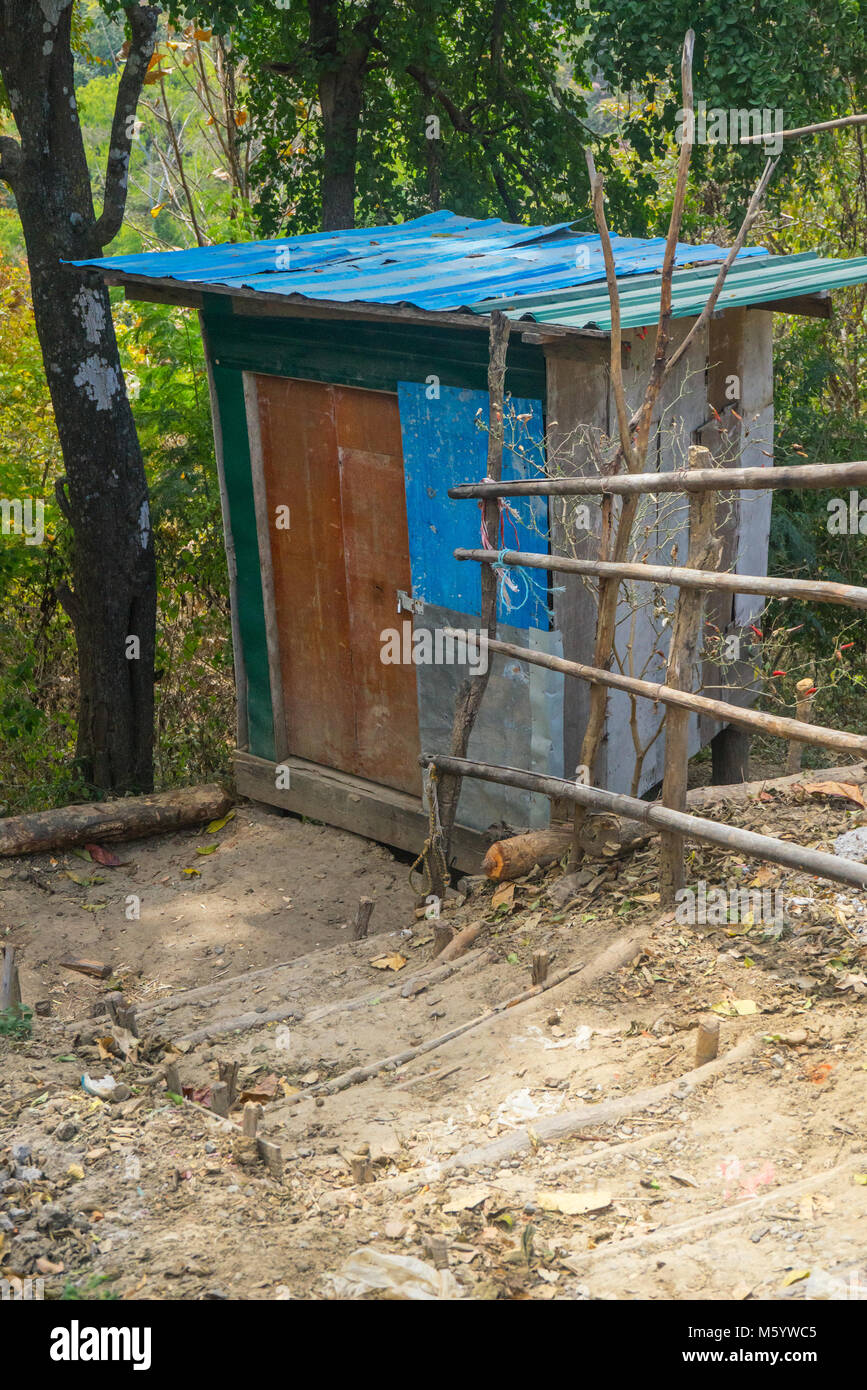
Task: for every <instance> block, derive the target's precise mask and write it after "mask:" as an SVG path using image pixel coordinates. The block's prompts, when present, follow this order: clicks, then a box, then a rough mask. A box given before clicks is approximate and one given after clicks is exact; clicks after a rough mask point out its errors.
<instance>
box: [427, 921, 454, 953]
mask: <svg viewBox="0 0 867 1390" xmlns="http://www.w3.org/2000/svg"><path fill="white" fill-rule="evenodd" d="M454 936H455V934H454V932H453V930H452V928H451V927H450V926H449V924H448V922H443V921H441V920H440V918H436V920H435V921H434V924H433V950H432V951H431V959H433V957H434V956H438V955H439V954H440V953H441V952H442V951H444V950H445V949H446V947H447V946H450V945H451V943H452V941H453V940H454Z"/></svg>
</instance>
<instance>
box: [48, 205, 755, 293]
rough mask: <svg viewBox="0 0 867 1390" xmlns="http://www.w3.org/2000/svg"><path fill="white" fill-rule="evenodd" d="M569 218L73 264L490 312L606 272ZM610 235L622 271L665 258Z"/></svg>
mask: <svg viewBox="0 0 867 1390" xmlns="http://www.w3.org/2000/svg"><path fill="white" fill-rule="evenodd" d="M572 226H573V224H572V223H570V222H557V223H554V224H553V226H548V227H545V226H537V227H521V226H516V225H514V224H513V223H509V222H500V221H498V220H497V219H496V218H488V219H486V220H483V221H479V220H476V219H474V218H470V217H458V216H457V215H456V214H455V213H453V212H447V211H441V212H433V213H429V214H428V215H427V216H426V217H418V218H416V219H415V220H414V221H411V222H404V223H401V224H399V225H397V226H390V227H368V228H364V229H357V230H352V231H342V232H316V233H311V234H309V235H307V236H297V237H285V238H282V239H280V240H275V241H254V242H248V243H234V242H230V243H228V244H225V245H221V246H202V247H196V248H195V249H193V250H191V251H161V252H148V253H145V254H143V255H137V256H110V257H106V258H104V259H98V260H91V261H76V262H75V264H76V265H92V266H98V267H100V268H102V269H106V270H110V271H111V272H112V273H113V274H114V275H115V276H118V277H121V278H122V277H123V276H135V277H144V278H145V279H149V280H174V281H178V282H180V283H181V284H184V285H189V286H190V287H191V288H192V287H194V286H195V288H196V289H207V288H208V287H212V288H220V289H228V290H230V291H231V290H232V289H244V290H252V291H259V292H262V293H266V294H280V295H300V296H302V297H304V298H309V299H317V300H325V301H330V302H332V303H344V304H350V303H373V304H412V305H415V306H416V307H417V308H419V309H433V310H437V309H440V310H445V309H458V308H470V307H474V308H476V310H477V311H478V312H487V311H488V309H489V308H490V307H491V305H490V304H489V303H488V301H490V300H491V299H492V298H493V297H496V296H502V295H509V296H512V297H514V296H516V295H520V296H523V295H529V296H531V297H532V296H533V295H534V293H535V295H536V296H538V295H540V294H541V295H547V294H550V293H551V292H552V291H553V292H556V291H561V292H562V291H566V292H567V296H566V297H567V301H568V302H570V303H571V298H570V296H569V294H568V291H570V290H574V289H575V288H576V287H578V286H581V285H588V286H591V285H593V283H594V282H597V285H598V282H599V281H604V278H605V268H604V265H603V262H602V250H601V245H600V239H599V236H598V234H596V233H588V232H576V231H573V230H572ZM612 245H613V250H614V258H615V263H616V266H617V274H618V277H620V276H623V277H629V276H647V275H648V273H650V272H653V271H658V270H659V269H660V268H661V266H662V257H663V251H664V249H665V241H664V239H663V238H662V237H655V238H652V239H649V240H642V239H641V238H638V237H619V236H615V237H613V238H612ZM725 254H726V253H725V250H724V249H723V248H721V247H719V246H714V245H706V246H690V245H688V244H687V243H685V242H682V243H679V245H678V248H677V258H676V264H677V265H680V266H685V265H691V264H696V263H701V262H717V263H718V262H719V261H721V260H722V259H723V258H724V256H725ZM766 257H767V252H766V251H765V250H764V248H763V247H760V246H752V247H748V248H746V249H745V250H744V251H742V252H741V254H740V256H739V257H738V263H740V262H741V261H742V260H750V259H753V258H763V259H764V258H766ZM596 292H597V293H598V290H597V291H596ZM572 298H574V296H573V297H572ZM606 299H607V296H606ZM519 312H521V313H527V312H532V310H530V309H528V308H522V309H521V310H519Z"/></svg>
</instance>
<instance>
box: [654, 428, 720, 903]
mask: <svg viewBox="0 0 867 1390" xmlns="http://www.w3.org/2000/svg"><path fill="white" fill-rule="evenodd" d="M712 463H713V458H712V456H711V452H710V450H709V449H704V448H701V447H700V446H699V445H697V444H692V445H690V449H689V468H690V469H693V468H702V467H709V466H710V465H711V464H712ZM716 501H717V499H716V496H715V494H714V493H712V492H699V493H691V494H690V497H689V547H688V551H687V566H688V568H690V569H705V568H706V567H707V565H708V564H709V562H710V560H711V557H712V555H713V551H714V526H715V522H716ZM703 613H704V595H703V594H702V593H701V591H700V590H690V589H681V591H680V593H679V595H678V599H677V607H676V609H675V617H674V625H673V627H672V632H671V645H670V647H669V652H668V666H667V667H666V674H665V683H666V685H669V686H672V687H673V688H674V689H675V690H689V691H691V690H692V682H693V669H694V667H695V663H696V660H697V658H698V648H699V642H700V640H701V621H702V615H703ZM689 718H690V716H689V713H688V711H687V710H681V709H674V708H669V709H667V710H666V712H665V773H664V776H663V782H662V804H663V806H667V807H669V808H670V809H671V810H672V811H685V810H686V783H687V776H688V772H689ZM660 840H661V843H660V852H659V861H660V894H661V897H660V901H661V903H662V905H663V906H665V907H670V906H671V905H672V903H673V902H674V894H675V891H676V890H677V889H678V888H682V887H683V880H684V869H683V838H682V836H680V835H671V834H669V833H668V832H663V834H662V836H661V837H660Z"/></svg>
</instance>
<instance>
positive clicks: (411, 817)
mask: <svg viewBox="0 0 867 1390" xmlns="http://www.w3.org/2000/svg"><path fill="white" fill-rule="evenodd" d="M278 766H279V767H284V768H288V769H289V782H290V785H289V786H288V787H285V788H282V787H277V786H275V782H276V776H277V772H276V770H277V767H278ZM234 768H235V784H236V786H237V788H238V792H239V793H240V795H241V796H247V797H249V798H250V800H251V801H262V802H264V803H265V804H266V805H267V806H280V807H282V809H283V810H285V811H292V812H294V813H295V815H299V816H309V817H310V819H311V820H320V821H324V823H325V824H326V825H333V826H336V827H337V828H338V829H340V830H351V831H352V832H353V833H354V834H356V835H363V836H365V837H366V838H367V839H369V840H381V841H382V843H383V844H386V845H391V846H392V847H393V848H394V849H402V850H406V851H409V852H410V853H412V854H417V853H418V852H419V851H420V850H421V847H422V845H423V844H424V842H425V839H426V838H427V833H428V817H427V812H426V811H424V810H423V809H422V804H421V801H420V799H419V798H418V797H414V796H411V795H410V794H409V793H408V792H399V791H395V790H394V789H393V788H392V787H384V786H381V785H380V783H378V782H369V781H367V780H366V779H365V778H363V777H355V776H352V775H350V774H349V773H346V772H338V771H337V770H336V768H331V767H323V766H322V765H321V764H319V763H311V762H308V761H307V760H306V759H304V758H293V757H290V758H284V759H283V760H282V762H281V763H279V764H277V763H272V762H269V761H268V759H266V758H256V757H254V756H253V754H252V753H245V752H243V751H242V750H241V749H237V750H236V751H235V754H234ZM495 838H496V835H495V834H493V833H492V834H491V835H485V834H483V833H482V832H481V831H478V830H470V829H469V828H468V827H467V826H462V825H457V826H456V827H455V830H454V833H453V836H452V844H451V854H452V863H453V866H454V867H455V868H457V869H459V870H460V871H461V872H462V873H469V874H480V873H481V872H482V868H481V865H482V860H483V859H484V857H485V855H486V853H487V851H488V848H489V846H490V845H491V843H492V841H493V840H494V839H495Z"/></svg>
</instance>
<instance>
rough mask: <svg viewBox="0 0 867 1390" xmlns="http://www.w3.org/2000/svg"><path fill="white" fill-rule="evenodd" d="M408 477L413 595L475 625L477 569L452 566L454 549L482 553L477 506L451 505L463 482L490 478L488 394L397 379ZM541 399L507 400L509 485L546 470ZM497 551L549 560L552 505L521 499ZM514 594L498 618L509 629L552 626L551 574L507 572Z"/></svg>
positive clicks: (505, 518)
mask: <svg viewBox="0 0 867 1390" xmlns="http://www.w3.org/2000/svg"><path fill="white" fill-rule="evenodd" d="M397 390H398V402H399V405H400V427H401V436H402V440H403V460H404V473H405V478H406V512H407V522H408V527H409V553H410V566H411V571H412V587H413V595H414V597H416V598H423V599H424V600H425V602H426V603H429V604H435V605H438V606H439V607H441V608H448V609H452V610H453V611H455V612H457V613H462V614H466V615H467V616H468V617H474V618H478V615H479V611H480V608H481V577H480V566H479V565H478V564H477V563H476V562H475V561H471V560H462V561H461V560H456V559H455V558H454V555H453V554H452V552H453V551H454V549H455V548H456V547H458V546H460V547H466V548H467V549H478V548H479V547H480V546H481V545H482V540H481V519H482V517H481V509H480V507H479V504H478V503H477V502H475V501H461V502H456V501H452V500H451V499H450V498H449V497H448V495H447V493H448V489H449V488H450V487H453V486H455V484H457V483H468V482H474V481H478V480H480V479H482V478H484V476H485V472H486V466H487V452H488V434H487V424H488V395H487V392H486V391H463V390H460V389H458V388H457V387H453V386H440V385H436V384H435V383H432V384H430V385H426V384H425V383H422V382H412V381H401V382H398V388H397ZM543 436H544V420H543V412H542V404H541V401H531V400H514V399H508V400H507V402H506V420H505V447H504V450H503V478H504V479H512V478H515V479H517V478H533V477H536V476H537V475H538V474H539V472H540V471H541V469H542V467H543V463H544V448H543ZM500 521H501V534H500V537H499V539H498V540H496V541H494V539H493V537H492V538H491V539H492V542H493V544H494V545H495V546H496V547H497V548H498V549H504V550H530V551H536V552H539V551H541V552H543V553H545V554H547V553H548V550H549V543H548V503H547V499H546V498H544V497H521V498H515V499H513V500H512V501H510V502H509V507H508V510H504V511H503V513H502V514H501V518H500ZM507 574H508V575H509V578H510V581H511V584H513V585H514V587H513V588H512V587H508V586H507V587H506V588H505V590H502V589H501V596H500V603H499V620H500V622H502V623H506V624H509V625H510V626H512V627H524V628H529V627H533V628H541V629H542V630H543V631H548V629H549V627H550V622H549V611H548V591H547V586H548V574H547V571H545V570H531V569H511V570H507Z"/></svg>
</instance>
